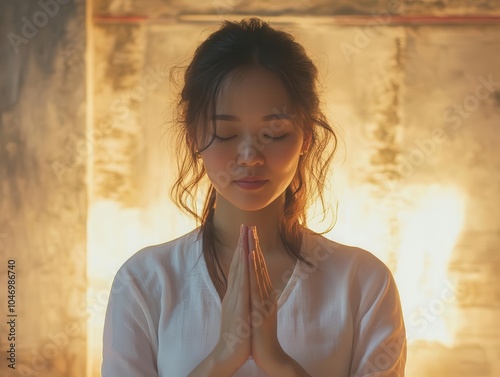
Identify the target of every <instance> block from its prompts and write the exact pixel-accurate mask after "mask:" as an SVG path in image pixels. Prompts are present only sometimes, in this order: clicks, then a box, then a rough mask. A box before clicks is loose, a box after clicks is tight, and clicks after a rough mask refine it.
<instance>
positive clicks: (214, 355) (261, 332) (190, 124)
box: [102, 18, 406, 377]
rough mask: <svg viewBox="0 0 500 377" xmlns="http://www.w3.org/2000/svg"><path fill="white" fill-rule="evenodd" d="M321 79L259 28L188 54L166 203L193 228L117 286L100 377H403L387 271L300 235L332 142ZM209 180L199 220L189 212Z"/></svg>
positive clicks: (345, 249) (398, 321)
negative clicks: (193, 222) (192, 221)
mask: <svg viewBox="0 0 500 377" xmlns="http://www.w3.org/2000/svg"><path fill="white" fill-rule="evenodd" d="M316 80H317V69H316V67H315V66H314V64H313V62H312V61H311V60H310V59H309V58H308V56H307V54H306V53H305V51H304V49H303V47H302V46H301V45H300V44H298V43H297V42H295V41H294V39H293V37H292V36H291V35H290V34H288V33H286V32H283V31H280V30H276V29H273V28H271V27H270V26H269V25H268V24H267V23H265V22H263V21H261V20H260V19H258V18H250V19H246V20H242V21H241V22H228V21H225V22H224V23H223V25H222V26H221V28H220V29H219V30H217V31H216V32H214V33H213V34H211V35H210V36H209V37H208V38H207V39H206V40H205V41H204V42H203V43H202V44H201V45H200V46H199V47H198V48H197V50H196V52H195V54H194V57H193V59H192V61H191V63H190V64H189V66H188V67H187V69H186V71H185V75H184V85H183V89H182V91H181V93H180V100H179V103H178V109H179V111H180V112H179V115H180V117H179V122H178V123H179V124H180V125H182V127H181V128H180V130H179V131H180V132H179V139H178V140H179V143H178V148H179V149H178V152H179V156H180V172H179V177H178V179H177V181H176V182H175V184H174V186H173V188H172V197H173V199H174V200H175V201H176V203H177V204H178V205H179V207H180V208H183V209H185V210H186V211H187V212H188V213H190V214H192V215H194V216H195V217H196V219H197V220H198V221H199V223H201V226H199V227H197V228H196V229H194V230H192V231H191V232H189V233H187V234H185V235H183V236H181V237H179V238H177V239H175V240H172V241H170V242H166V243H164V244H161V245H154V246H150V247H147V248H144V249H142V250H140V251H138V252H137V253H135V254H134V255H133V256H132V257H130V258H129V259H128V260H127V261H126V262H125V263H124V264H123V266H122V267H121V268H120V270H119V271H118V273H117V275H116V277H115V279H114V281H113V285H112V290H111V295H110V299H109V303H108V307H107V311H106V319H105V325H104V349H103V363H102V376H103V377H125V376H134V377H135V376H137V377H139V376H144V377H146V376H147V377H153V376H162V377H166V376H169V377H174V376H175V377H181V376H182V377H184V376H280V377H281V376H314V377H316V376H318V377H320V376H321V377H322V376H325V377H327V376H328V377H331V376H335V377H348V376H356V377H360V376H371V377H374V376H385V377H392V376H403V375H404V366H405V362H406V337H405V327H404V323H403V318H402V313H401V304H400V300H399V296H398V292H397V288H396V285H395V283H394V279H393V277H392V275H391V273H390V271H389V270H388V268H387V267H386V266H385V265H384V264H383V263H382V262H381V261H380V260H378V259H377V258H376V257H374V256H373V255H372V254H370V253H369V252H367V251H365V250H362V249H360V248H357V247H350V246H346V245H342V244H339V243H337V242H334V241H331V240H328V239H327V238H325V237H323V236H322V235H321V234H319V233H315V232H313V231H311V230H309V229H308V228H307V227H306V225H305V224H306V209H307V208H308V206H310V205H311V204H312V203H313V202H314V200H315V199H316V198H317V197H318V196H319V197H320V198H321V201H322V203H323V194H322V190H323V186H324V183H325V177H326V174H327V171H328V166H329V165H330V162H331V160H332V157H333V153H331V152H327V146H328V145H329V144H330V142H332V141H333V145H334V147H333V151H335V147H336V141H337V138H336V135H335V133H334V131H333V130H332V128H331V127H330V125H329V124H328V122H327V121H326V118H325V116H324V115H323V113H322V112H321V110H320V108H319V98H318V94H317V89H316V85H317V83H316ZM204 177H208V180H209V191H208V193H207V197H206V201H205V207H204V210H203V213H202V215H201V216H199V215H198V214H197V211H196V210H193V209H192V207H191V206H190V205H189V204H188V199H189V200H191V201H192V202H195V198H196V195H194V193H193V192H195V191H196V188H197V187H198V185H199V183H200V182H201V180H202V179H203V178H204ZM314 193H316V195H314ZM323 204H324V203H323Z"/></svg>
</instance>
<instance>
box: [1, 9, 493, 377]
mask: <svg viewBox="0 0 500 377" xmlns="http://www.w3.org/2000/svg"><path fill="white" fill-rule="evenodd" d="M55 1H56V0H54V2H51V1H47V2H44V3H43V4H52V5H50V6H48V7H47V6H45V5H44V7H43V8H42V7H41V5H40V4H39V3H38V2H28V1H16V2H13V1H10V2H2V3H1V5H0V20H1V22H0V31H1V33H0V34H1V35H2V39H1V40H0V63H1V67H2V69H1V70H0V96H1V97H0V263H1V267H0V268H1V270H0V271H2V273H1V274H0V278H1V281H0V290H1V291H0V297H1V302H2V303H3V302H4V298H5V297H6V296H5V293H6V287H7V286H6V283H7V276H6V273H5V271H6V267H7V261H8V260H9V259H15V260H16V273H17V280H16V282H17V284H16V288H17V296H16V297H17V298H16V300H17V301H16V311H17V314H18V315H19V317H17V318H18V319H17V320H18V322H17V323H18V326H17V327H16V331H17V333H16V335H17V337H18V340H19V341H18V342H16V348H17V367H18V369H17V370H16V371H15V372H14V371H10V370H8V369H6V367H5V362H2V364H0V368H1V369H0V374H1V375H2V376H3V375H4V371H7V373H10V374H7V376H9V375H12V376H18V375H19V376H21V375H35V376H56V377H57V376H71V377H73V376H83V375H85V374H86V372H85V370H86V365H87V367H88V373H87V375H89V376H93V377H94V376H95V377H97V376H99V375H100V374H99V367H100V358H101V354H100V351H101V349H100V342H101V336H102V320H103V316H104V310H105V307H106V303H107V294H108V293H109V286H110V284H111V280H112V278H113V276H114V273H115V272H116V270H117V269H118V267H119V266H120V265H121V263H123V261H124V260H125V259H126V258H128V257H129V256H130V255H131V254H132V253H133V252H135V251H137V250H138V249H139V248H140V247H142V246H145V245H148V244H152V243H159V242H164V241H166V240H168V239H173V238H175V237H176V236H179V235H181V234H183V233H184V232H185V231H187V230H189V229H191V227H192V225H193V223H192V221H191V220H190V219H186V218H185V217H182V214H181V213H180V212H179V211H178V210H177V209H176V208H175V207H174V206H173V205H172V203H170V201H169V200H168V196H167V190H168V188H169V185H170V184H171V183H172V179H173V176H172V174H171V171H172V164H173V163H174V161H175V158H176V156H173V155H172V153H171V148H169V142H170V140H171V137H172V135H171V134H169V133H168V132H166V130H167V128H168V126H169V122H170V121H171V119H170V116H171V107H170V105H171V103H170V101H171V100H172V99H173V98H172V96H171V94H172V93H173V91H174V90H176V89H177V88H175V87H173V86H172V84H171V83H170V82H169V78H168V70H169V68H171V67H172V66H173V65H175V64H180V63H182V61H183V60H184V59H185V58H189V56H190V55H191V54H192V53H193V51H194V48H195V47H196V45H197V43H198V42H199V41H200V40H202V39H203V38H204V37H206V36H207V35H208V33H209V32H210V31H211V30H214V29H216V28H217V27H218V23H217V22H218V20H219V19H220V18H221V17H223V16H224V15H228V14H233V13H234V14H241V15H244V14H256V15H260V16H262V17H263V18H266V16H268V15H276V16H283V17H284V18H282V21H283V23H282V24H279V23H276V24H275V26H277V27H282V28H284V29H287V30H289V31H291V32H292V33H293V34H294V35H296V37H297V39H298V41H299V42H301V43H303V44H304V45H305V47H306V49H307V50H308V51H309V53H310V55H311V56H312V58H313V59H314V60H315V62H316V63H317V64H318V67H319V68H320V71H321V75H322V79H321V82H322V85H323V88H322V89H323V93H324V102H325V106H326V109H327V114H328V115H329V117H330V119H331V120H332V121H333V123H334V126H335V127H336V128H337V130H338V131H339V133H340V134H341V136H342V141H341V145H340V149H339V155H345V156H346V160H345V162H344V163H343V165H342V167H341V168H340V169H338V170H336V175H335V176H334V177H332V182H333V183H334V189H335V193H336V196H337V198H338V200H339V211H340V212H339V216H338V223H337V225H336V227H335V228H334V231H333V232H332V233H330V234H329V235H328V236H329V237H331V238H334V239H337V240H339V241H340V242H345V243H348V244H356V245H359V246H362V247H365V248H367V249H368V250H370V251H372V252H373V253H374V254H376V255H378V256H379V257H380V258H382V259H383V260H384V261H385V262H386V263H387V264H388V265H389V267H390V268H391V269H392V271H393V272H394V273H395V276H396V279H397V281H398V286H399V288H400V292H401V296H402V301H403V306H404V309H405V315H406V318H407V328H408V335H409V340H410V347H409V358H408V368H407V376H408V377H420V376H425V377H442V376H449V375H451V376H467V377H469V376H470V377H472V376H489V377H496V376H499V375H500V363H499V362H498V360H500V332H499V327H498V325H497V324H496V320H497V318H498V317H499V315H500V285H499V283H498V278H496V276H498V274H499V272H500V254H499V253H498V245H499V244H500V239H499V238H500V221H499V219H498V216H499V215H498V214H497V213H496V212H495V209H496V208H498V207H499V204H500V203H499V201H500V199H499V196H498V192H499V191H500V190H499V188H500V175H499V170H498V166H500V154H499V151H498V147H497V145H498V143H499V142H500V140H499V138H500V131H499V129H498V127H499V124H500V120H499V119H500V70H499V68H498V67H500V55H499V54H498V51H500V48H499V47H500V45H499V44H500V42H499V41H500V26H499V25H497V24H495V22H494V21H490V22H489V24H478V23H476V24H474V25H465V24H464V25H453V26H444V25H441V26H431V25H411V26H410V25H404V24H401V23H400V24H398V25H396V26H391V27H383V25H385V24H386V23H385V22H383V19H384V18H383V17H384V16H387V15H388V14H390V15H392V16H396V15H437V16H452V15H453V16H454V15H476V16H478V15H494V14H497V15H498V14H499V13H500V7H499V6H498V5H497V2H494V1H487V0H483V1H468V0H461V1H451V0H450V1H357V2H353V1H347V0H346V1H338V2H334V3H332V2H331V1H313V2H305V1H296V2H290V1H259V2H244V1H239V0H213V1H212V0H211V1H204V2H203V1H199V2H191V1H187V0H184V1H180V0H179V1H168V2H167V1H160V0H148V1H142V2H135V1H131V0H96V1H95V3H94V8H95V9H94V14H95V22H94V23H93V24H92V30H91V33H90V34H89V35H90V37H91V38H92V39H91V44H90V46H91V51H90V52H91V54H90V55H89V56H91V58H92V59H91V61H89V64H92V65H91V67H90V68H91V71H92V72H93V74H92V76H91V77H89V80H90V83H91V84H92V85H91V88H92V92H91V93H90V100H91V104H92V106H91V107H90V108H91V109H92V111H91V113H88V114H87V113H86V104H85V72H86V68H87V69H88V68H89V67H87V66H86V65H85V60H84V52H85V51H84V49H85V45H86V43H85V37H86V34H85V28H84V25H85V9H84V8H85V3H84V2H83V1H81V0H80V1H76V0H75V1H69V0H57V2H55ZM387 12H389V13H387ZM42 13H43V14H45V16H44V15H43V14H42ZM189 14H191V15H196V14H206V15H208V16H207V17H205V19H204V20H202V19H201V18H198V21H196V22H195V21H194V20H195V19H196V18H194V17H191V16H188V15H189ZM133 15H145V16H147V17H151V18H152V19H153V20H151V21H146V20H144V21H139V22H138V21H134V20H133V19H132V18H127V17H128V16H133ZM290 15H295V16H298V17H297V18H295V19H293V18H288V19H287V17H288V16H290ZM303 15H307V16H308V17H303ZM329 15H333V16H337V15H365V16H367V17H368V19H366V20H362V19H358V20H357V21H356V25H349V24H346V25H344V26H341V25H339V24H337V25H335V22H330V21H329V20H328V16H329ZM108 16H110V17H116V16H124V17H125V18H122V19H110V20H105V17H108ZM189 17H191V18H189ZM381 17H382V18H381ZM156 18H157V20H154V19H156ZM394 18H395V17H394ZM45 19H46V21H47V22H45ZM189 19H191V20H193V21H189ZM209 19H211V20H212V21H210V22H209V21H208V20H209ZM385 19H386V20H387V18H385ZM389 19H390V17H389ZM200 20H201V21H200ZM316 20H320V22H316ZM337 20H339V19H337ZM30 23H37V24H39V25H43V26H38V27H36V28H35V27H34V26H30V25H29V24H30ZM379 23H380V24H381V25H382V26H378V25H379ZM35 26H36V25H35ZM14 34H15V35H14ZM87 117H89V118H90V119H91V120H92V122H91V123H92V126H91V128H90V129H89V130H86V127H85V122H86V118H87ZM342 142H345V145H344V144H342ZM87 163H88V166H89V172H88V173H89V174H88V180H87V179H86V177H87V175H86V174H87ZM87 183H90V184H89V185H88V187H87ZM87 195H88V197H89V198H90V200H89V202H87ZM172 218H175V221H172ZM87 223H88V224H89V226H88V228H87V227H86V224H87ZM313 225H315V224H313ZM323 228H324V224H319V225H318V227H317V229H318V230H321V229H323ZM86 240H87V241H88V244H87V242H86ZM86 266H87V267H88V275H89V278H90V279H89V281H88V284H87V280H86ZM3 287H5V288H3ZM86 293H87V301H85V297H86V296H85V294H86ZM2 310H3V309H2ZM3 313H4V312H2V314H0V315H3V316H5V317H3V318H7V317H6V314H3ZM86 319H88V320H89V322H88V325H89V327H88V329H89V330H90V331H89V332H87V327H86V325H87V323H86V321H85V320H86ZM5 322H6V321H4V320H3V319H2V324H1V325H0V329H1V334H4V333H5V331H4V330H6V329H7V326H6V324H5ZM0 349H1V351H2V352H4V351H5V350H8V348H7V339H6V338H5V337H4V336H3V335H2V337H1V338H0ZM87 350H88V351H89V354H88V356H87ZM86 358H87V359H88V360H87V361H88V363H87V364H86Z"/></svg>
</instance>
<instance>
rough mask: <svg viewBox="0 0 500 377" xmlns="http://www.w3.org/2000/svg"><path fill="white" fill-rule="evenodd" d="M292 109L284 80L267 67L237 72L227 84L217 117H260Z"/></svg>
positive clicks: (218, 107) (220, 98)
mask: <svg viewBox="0 0 500 377" xmlns="http://www.w3.org/2000/svg"><path fill="white" fill-rule="evenodd" d="M283 108H287V109H290V99H289V95H288V93H287V91H286V88H285V86H284V85H283V83H282V82H281V80H280V78H279V77H278V76H277V75H276V74H275V73H273V72H271V71H269V70H267V69H265V68H263V67H251V68H244V69H239V70H237V71H233V72H232V73H231V74H230V75H228V77H227V78H226V79H225V80H224V82H223V83H222V85H221V90H220V93H219V95H218V98H217V101H216V109H217V113H219V112H222V111H224V112H230V113H231V114H240V115H242V116H244V115H249V116H250V115H251V114H254V115H257V114H261V113H265V114H269V113H272V112H273V109H276V110H277V111H280V112H281V111H283Z"/></svg>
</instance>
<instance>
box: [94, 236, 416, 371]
mask: <svg viewBox="0 0 500 377" xmlns="http://www.w3.org/2000/svg"><path fill="white" fill-rule="evenodd" d="M200 229H201V228H200V227H198V228H195V229H194V230H192V231H191V232H189V233H187V234H185V235H183V236H181V237H179V238H177V239H174V240H172V241H169V242H165V243H162V244H159V245H152V246H148V247H145V248H143V249H141V250H139V251H137V252H136V253H135V254H133V255H132V256H131V257H129V259H127V260H126V261H125V262H124V263H123V265H122V266H121V267H120V268H119V270H118V272H117V273H116V275H115V277H114V279H113V282H112V286H111V291H110V297H109V301H108V306H107V309H106V315H105V322H104V332H103V353H102V356H103V360H102V365H101V373H102V377H185V376H187V375H189V373H190V372H191V371H192V370H193V369H195V368H196V366H197V365H198V364H199V363H200V362H201V361H202V360H203V359H205V358H206V357H207V356H208V355H209V354H210V352H211V351H212V350H213V348H214V346H215V344H216V343H217V341H218V339H219V330H220V321H221V300H220V297H219V295H218V293H217V290H216V288H215V286H214V284H213V282H212V280H211V278H210V275H209V273H208V269H207V265H206V262H205V258H204V257H203V255H202V238H201V237H202V235H201V234H200V235H199V237H197V236H198V232H199V231H200ZM302 233H303V238H302V246H301V253H302V255H303V256H304V257H305V258H306V259H307V260H308V261H310V262H311V263H313V267H312V268H311V267H308V266H307V265H305V264H303V263H302V262H300V261H297V263H296V264H295V267H294V269H293V271H290V273H289V274H288V276H289V278H288V282H287V284H286V286H285V288H284V290H283V291H282V293H281V295H280V296H279V299H278V311H277V319H278V328H277V335H278V340H279V342H280V345H281V347H282V348H283V350H284V351H285V352H286V353H287V354H288V355H289V356H291V357H292V358H293V359H294V360H295V361H297V362H298V363H299V364H300V365H301V366H302V368H304V369H305V370H306V371H307V372H308V373H309V374H310V375H311V376H312V377H353V376H354V377H361V376H365V377H368V376H369V377H396V376H397V377H400V376H404V368H405V363H406V335H405V326H404V321H403V316H402V311H401V303H400V298H399V294H398V290H397V287H396V285H395V282H394V279H393V276H392V274H391V272H390V270H389V269H388V268H387V267H386V265H385V264H384V263H383V262H382V261H380V260H379V259H378V258H376V257H375V256H374V255H373V254H371V253H370V252H368V251H366V250H364V249H361V248H359V247H354V246H347V245H343V244H340V243H337V242H335V241H332V240H330V239H327V238H326V237H324V236H322V235H317V234H314V233H313V232H311V231H310V230H308V229H307V228H303V229H302ZM264 252H265V251H264ZM288 276H287V277H288ZM234 376H237V377H262V376H266V375H265V373H264V372H263V371H262V370H261V369H260V368H259V367H258V366H257V365H256V364H255V362H254V360H253V359H252V358H251V357H250V358H249V359H248V360H247V361H246V363H245V364H243V365H242V366H241V368H240V369H239V370H238V371H237V372H236V373H235V374H234Z"/></svg>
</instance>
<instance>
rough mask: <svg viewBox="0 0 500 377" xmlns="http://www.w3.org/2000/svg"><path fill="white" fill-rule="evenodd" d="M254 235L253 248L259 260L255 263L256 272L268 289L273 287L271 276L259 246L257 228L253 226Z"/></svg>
mask: <svg viewBox="0 0 500 377" xmlns="http://www.w3.org/2000/svg"><path fill="white" fill-rule="evenodd" d="M255 237H256V240H255V249H256V251H257V257H258V262H259V263H258V264H257V267H258V268H259V270H258V272H259V274H260V276H261V279H260V281H261V282H262V283H263V284H264V286H265V287H266V291H269V289H272V288H273V285H272V283H271V278H270V277H269V271H268V270H267V264H266V259H265V258H264V254H263V253H262V249H261V248H260V243H259V236H258V235H257V228H255Z"/></svg>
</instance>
